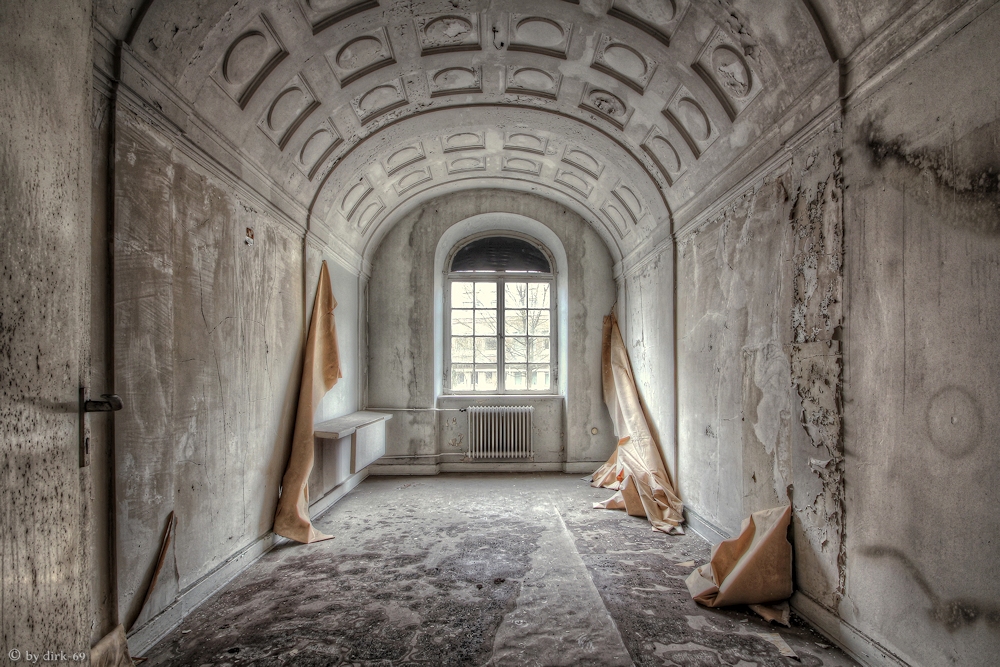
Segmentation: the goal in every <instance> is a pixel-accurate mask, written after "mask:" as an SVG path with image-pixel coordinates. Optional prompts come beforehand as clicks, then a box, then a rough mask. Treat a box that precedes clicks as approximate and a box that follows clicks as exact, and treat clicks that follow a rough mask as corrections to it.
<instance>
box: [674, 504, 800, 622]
mask: <svg viewBox="0 0 1000 667" xmlns="http://www.w3.org/2000/svg"><path fill="white" fill-rule="evenodd" d="M791 520H792V508H791V506H790V505H786V506H784V507H774V508H772V509H767V510H760V511H759V512H754V513H753V514H751V515H750V516H749V517H748V518H746V519H744V520H743V526H742V528H741V529H740V534H739V535H738V536H736V537H734V538H732V539H730V540H725V541H723V542H720V543H719V544H717V545H715V547H713V548H712V560H711V561H710V562H708V563H706V564H705V565H702V566H701V567H699V568H697V569H695V570H694V571H693V572H691V574H690V575H689V576H688V578H687V581H686V583H687V587H688V591H690V592H691V597H692V598H694V600H695V602H699V603H701V604H703V605H705V606H706V607H725V606H727V605H733V604H748V605H751V607H752V608H753V609H754V611H756V612H757V613H759V614H760V615H761V616H763V617H764V618H767V619H768V620H778V619H779V618H780V617H781V616H782V611H784V614H785V616H786V619H785V620H781V621H779V622H782V623H784V624H785V625H788V621H787V606H786V607H785V609H784V610H781V609H780V608H778V607H774V606H768V605H773V604H774V603H776V602H780V601H782V600H787V599H788V598H790V597H791V596H792V545H791V543H790V542H789V541H788V526H789V524H790V522H791Z"/></svg>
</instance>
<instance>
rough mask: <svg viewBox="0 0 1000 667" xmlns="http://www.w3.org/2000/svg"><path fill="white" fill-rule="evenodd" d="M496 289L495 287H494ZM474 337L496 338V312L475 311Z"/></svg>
mask: <svg viewBox="0 0 1000 667" xmlns="http://www.w3.org/2000/svg"><path fill="white" fill-rule="evenodd" d="M494 287H496V285H494ZM476 335H477V336H496V335H497V311H495V310H477V311H476Z"/></svg>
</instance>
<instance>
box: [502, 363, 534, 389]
mask: <svg viewBox="0 0 1000 667" xmlns="http://www.w3.org/2000/svg"><path fill="white" fill-rule="evenodd" d="M503 387H504V389H506V390H508V391H510V390H517V389H521V390H524V389H527V388H528V367H527V366H525V365H524V364H514V365H510V364H508V365H506V366H504V368H503Z"/></svg>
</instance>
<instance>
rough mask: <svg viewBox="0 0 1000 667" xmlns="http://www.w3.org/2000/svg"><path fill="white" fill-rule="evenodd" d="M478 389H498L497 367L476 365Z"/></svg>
mask: <svg viewBox="0 0 1000 667" xmlns="http://www.w3.org/2000/svg"><path fill="white" fill-rule="evenodd" d="M475 389H476V391H496V389H497V367H496V366H480V365H478V364H477V365H476V387H475Z"/></svg>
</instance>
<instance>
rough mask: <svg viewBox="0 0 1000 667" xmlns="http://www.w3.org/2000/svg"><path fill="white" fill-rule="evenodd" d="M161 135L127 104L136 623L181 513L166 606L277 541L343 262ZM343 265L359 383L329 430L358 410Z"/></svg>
mask: <svg viewBox="0 0 1000 667" xmlns="http://www.w3.org/2000/svg"><path fill="white" fill-rule="evenodd" d="M154 122H155V117H154V118H152V119H151V118H150V117H146V116H144V115H143V114H141V113H138V112H137V111H135V110H134V109H132V108H131V107H128V106H127V105H120V106H119V109H118V112H117V116H116V126H115V149H114V170H115V202H114V203H115V222H114V330H115V338H114V355H115V362H114V368H115V386H116V389H117V391H118V393H119V394H120V395H121V396H122V399H123V400H124V402H125V409H124V410H123V411H122V412H121V413H119V414H118V416H117V417H116V424H115V450H116V451H115V456H116V458H115V468H116V473H117V488H116V505H115V512H116V528H117V544H118V550H117V581H118V603H119V614H120V617H121V618H122V619H123V620H124V621H125V622H126V626H128V625H129V624H130V623H131V622H133V621H134V620H135V619H136V617H137V615H138V614H139V611H140V606H141V604H142V601H143V596H144V594H145V591H146V587H147V586H148V584H149V581H150V578H151V576H152V572H153V569H154V566H155V565H156V561H157V553H158V550H159V546H160V541H161V538H162V536H163V534H164V530H165V528H166V526H167V516H168V515H169V514H170V512H175V515H176V519H177V525H176V532H175V534H174V537H173V543H172V547H171V553H170V554H169V557H168V561H167V567H166V568H165V571H164V572H162V573H161V575H160V578H159V580H158V583H157V586H158V587H160V588H161V589H162V588H163V587H166V590H165V592H164V593H163V594H162V598H158V600H157V605H158V606H159V605H163V604H169V603H170V601H171V600H172V599H173V598H174V596H175V595H176V594H177V593H178V592H183V591H185V590H187V589H189V588H190V587H192V586H193V585H195V584H196V583H197V582H198V581H199V580H201V579H202V578H203V577H205V576H206V575H208V574H209V573H211V572H212V571H213V570H214V569H216V568H217V567H219V566H221V565H223V564H224V563H226V561H227V560H228V559H230V558H231V557H232V556H233V555H234V554H236V553H238V552H240V550H242V549H244V548H246V547H248V546H249V545H252V544H254V543H255V542H256V541H257V540H259V539H260V538H262V537H264V536H265V535H267V534H268V533H269V531H270V528H271V525H272V519H273V513H274V508H275V503H276V499H277V495H278V488H279V484H280V480H281V476H282V474H283V472H284V466H285V463H286V460H287V455H288V445H289V442H290V433H291V427H292V421H293V415H294V409H295V406H296V403H297V398H298V379H299V376H300V372H301V368H300V364H301V352H302V346H303V343H304V336H305V325H306V321H307V318H308V313H309V312H310V310H307V308H309V309H311V305H312V300H313V297H314V294H315V290H316V280H317V277H318V274H319V264H320V261H321V260H322V259H324V258H327V257H328V256H329V252H328V251H325V250H324V249H323V246H322V244H318V243H312V242H310V243H309V244H306V243H304V241H303V232H302V231H301V230H298V229H296V228H295V227H294V225H292V224H290V223H289V222H288V221H284V220H281V219H279V218H278V216H277V215H275V214H274V213H273V211H270V210H268V209H266V208H264V207H262V206H260V204H259V203H257V202H255V201H254V200H253V199H252V198H251V197H250V196H248V195H247V194H246V193H245V191H240V190H239V189H238V188H237V187H236V186H235V185H234V184H233V182H232V181H230V180H228V179H226V178H224V177H222V176H220V175H219V174H218V173H213V172H212V171H211V170H209V169H207V168H205V167H204V166H203V165H202V164H199V162H198V161H197V160H196V159H194V158H193V157H192V155H194V156H197V153H191V152H190V151H187V152H186V151H185V150H182V149H181V148H179V142H178V141H177V140H176V139H175V138H174V137H172V136H170V135H169V134H168V133H167V132H164V131H161V130H160V129H159V128H157V127H155V126H154ZM251 235H252V243H251V242H250V240H251V239H250V236H251ZM328 264H329V268H330V273H331V280H332V283H333V291H334V295H335V296H336V298H337V301H338V304H339V305H338V308H337V310H336V317H337V324H338V338H339V341H340V343H341V352H342V355H343V359H344V360H345V364H344V376H345V379H344V380H342V381H341V383H339V384H338V385H337V386H336V387H335V388H334V390H333V391H332V392H330V394H328V395H327V397H326V398H325V399H324V401H323V403H322V405H321V407H320V411H319V416H320V418H330V417H334V416H339V415H341V414H344V413H346V412H350V411H352V410H354V409H356V407H357V400H358V392H357V355H358V337H357V322H358V298H357V293H358V279H357V276H356V275H354V274H353V273H351V272H350V271H349V270H347V269H345V268H343V267H341V266H339V265H338V264H336V263H335V262H332V261H331V262H329V263H328ZM153 611H154V612H155V611H157V610H153ZM147 618H148V615H147V614H146V613H145V612H144V613H143V615H142V619H143V621H144V620H146V619H147Z"/></svg>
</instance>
